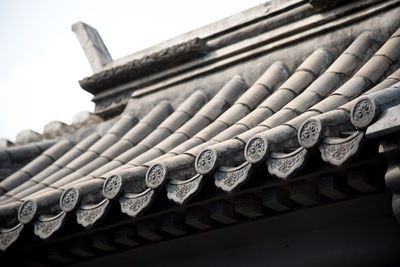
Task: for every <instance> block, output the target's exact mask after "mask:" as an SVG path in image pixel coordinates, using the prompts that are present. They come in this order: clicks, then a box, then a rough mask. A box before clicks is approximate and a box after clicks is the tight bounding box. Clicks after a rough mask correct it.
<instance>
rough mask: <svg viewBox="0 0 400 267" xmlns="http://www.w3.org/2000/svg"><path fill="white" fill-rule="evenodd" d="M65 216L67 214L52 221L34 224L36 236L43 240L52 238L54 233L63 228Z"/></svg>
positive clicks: (63, 213) (62, 214) (60, 215)
mask: <svg viewBox="0 0 400 267" xmlns="http://www.w3.org/2000/svg"><path fill="white" fill-rule="evenodd" d="M65 215H66V213H65V212H62V213H61V214H59V215H57V216H55V217H53V218H51V220H48V221H40V220H38V221H36V222H35V223H34V232H35V235H37V236H39V237H40V238H42V239H46V238H48V237H50V236H51V235H52V234H53V233H55V232H56V231H57V230H58V229H60V228H61V226H62V224H63V223H64V218H65Z"/></svg>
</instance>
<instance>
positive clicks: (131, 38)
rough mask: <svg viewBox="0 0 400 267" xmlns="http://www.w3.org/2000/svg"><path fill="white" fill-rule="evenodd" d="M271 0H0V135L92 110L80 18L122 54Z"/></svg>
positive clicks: (114, 54)
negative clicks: (83, 83)
mask: <svg viewBox="0 0 400 267" xmlns="http://www.w3.org/2000/svg"><path fill="white" fill-rule="evenodd" d="M265 1H266V0H246V1H229V0H219V1H215V0H214V1H211V0H202V1H198V0H196V1H195V0H181V1H179V0H168V1H165V0H164V1H162V0H159V1H155V0H147V1H117V0H113V1H99V0H96V1H94V0H93V1H82V0H81V1H77V0H68V1H50V0H48V1H45V0H35V1H30V0H9V1H6V0H0V53H1V54H0V55H1V56H0V73H1V74H0V75H1V76H0V77H1V79H0V137H5V138H8V139H9V140H11V141H14V140H15V136H16V135H17V134H18V133H19V132H20V131H22V130H24V129H33V130H35V131H37V132H39V133H41V132H42V131H43V127H44V126H45V125H46V124H47V123H48V122H50V121H53V120H60V121H63V122H65V123H71V119H72V117H73V116H74V115H75V114H76V113H77V112H79V111H82V110H89V111H93V109H94V104H93V103H92V102H91V101H90V99H91V94H89V93H86V92H85V91H84V90H83V89H81V88H80V87H79V84H78V80H79V79H82V78H83V77H85V76H88V75H91V74H92V71H91V69H90V67H89V64H88V62H87V60H86V57H85V55H84V53H83V50H82V49H81V47H80V45H79V42H78V40H77V39H76V37H75V35H74V33H73V32H72V31H71V25H72V24H73V23H75V22H77V21H83V22H86V23H87V24H89V25H91V26H93V27H94V28H96V29H97V30H98V31H99V33H100V35H101V36H102V38H103V41H104V42H105V44H106V46H107V48H108V50H109V52H110V53H111V56H112V57H113V59H117V58H120V57H123V56H126V55H128V54H132V53H133V52H135V51H138V50H141V49H144V48H146V47H149V46H151V45H154V44H157V43H159V42H162V41H165V40H167V39H169V38H172V37H175V36H177V35H180V34H182V33H185V32H187V31H190V30H193V29H195V28H199V27H201V26H203V25H206V24H209V23H211V22H214V21H217V20H219V19H222V18H225V17H227V16H230V15H233V14H236V13H238V12H241V11H243V10H246V9H248V8H251V7H253V6H256V5H258V4H261V3H263V2H265Z"/></svg>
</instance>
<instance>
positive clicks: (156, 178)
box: [146, 164, 165, 188]
mask: <svg viewBox="0 0 400 267" xmlns="http://www.w3.org/2000/svg"><path fill="white" fill-rule="evenodd" d="M164 178H165V170H164V167H163V166H162V165H161V164H156V165H154V166H151V167H150V169H149V171H148V175H147V176H146V184H147V186H148V187H150V188H157V187H159V186H160V185H161V184H162V183H163V181H164Z"/></svg>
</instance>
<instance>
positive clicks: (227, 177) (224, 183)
mask: <svg viewBox="0 0 400 267" xmlns="http://www.w3.org/2000/svg"><path fill="white" fill-rule="evenodd" d="M251 167H252V165H251V164H250V163H248V162H245V163H243V164H241V165H240V166H238V167H234V168H232V167H219V168H218V169H217V170H216V171H215V172H214V178H215V185H216V186H217V187H218V188H221V189H222V190H224V191H227V192H231V191H232V190H233V189H235V188H237V187H238V186H239V185H240V184H242V183H243V182H245V181H246V180H247V178H248V177H250V171H251Z"/></svg>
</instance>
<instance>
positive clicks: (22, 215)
mask: <svg viewBox="0 0 400 267" xmlns="http://www.w3.org/2000/svg"><path fill="white" fill-rule="evenodd" d="M35 213H36V204H35V202H33V201H32V200H27V201H25V202H24V203H23V204H22V206H21V208H20V210H19V213H18V220H19V221H20V222H21V223H28V222H30V221H31V220H32V219H33V217H34V216H35Z"/></svg>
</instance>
